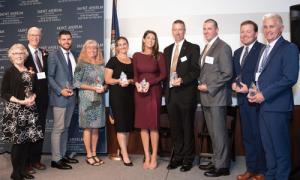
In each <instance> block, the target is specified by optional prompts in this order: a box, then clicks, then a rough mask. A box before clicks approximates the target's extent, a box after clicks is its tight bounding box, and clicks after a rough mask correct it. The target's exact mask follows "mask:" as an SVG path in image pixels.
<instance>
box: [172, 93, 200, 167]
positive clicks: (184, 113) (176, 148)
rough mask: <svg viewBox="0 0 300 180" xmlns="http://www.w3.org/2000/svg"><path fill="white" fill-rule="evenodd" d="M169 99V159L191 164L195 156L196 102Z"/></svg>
mask: <svg viewBox="0 0 300 180" xmlns="http://www.w3.org/2000/svg"><path fill="white" fill-rule="evenodd" d="M172 95H174V94H171V100H170V102H168V104H167V108H168V118H169V121H170V130H171V138H172V144H173V158H172V159H171V161H177V162H182V163H183V164H186V165H191V164H192V163H193V161H194V156H195V135H194V119H195V111H196V107H197V105H196V102H191V103H184V102H182V101H180V100H178V101H177V100H174V99H175V98H173V100H172Z"/></svg>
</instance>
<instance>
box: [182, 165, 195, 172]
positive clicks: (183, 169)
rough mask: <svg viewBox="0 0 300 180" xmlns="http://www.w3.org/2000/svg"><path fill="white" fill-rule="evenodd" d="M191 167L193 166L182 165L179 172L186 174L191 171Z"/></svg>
mask: <svg viewBox="0 0 300 180" xmlns="http://www.w3.org/2000/svg"><path fill="white" fill-rule="evenodd" d="M192 167H193V165H191V164H184V165H182V166H181V168H180V171H181V172H186V171H189V170H191V169H192Z"/></svg>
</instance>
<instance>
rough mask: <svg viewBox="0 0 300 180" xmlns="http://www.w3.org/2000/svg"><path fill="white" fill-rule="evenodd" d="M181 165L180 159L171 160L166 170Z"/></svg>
mask: <svg viewBox="0 0 300 180" xmlns="http://www.w3.org/2000/svg"><path fill="white" fill-rule="evenodd" d="M181 165H182V162H180V161H171V162H170V164H169V165H168V166H167V169H168V170H172V169H176V168H178V167H179V166H181Z"/></svg>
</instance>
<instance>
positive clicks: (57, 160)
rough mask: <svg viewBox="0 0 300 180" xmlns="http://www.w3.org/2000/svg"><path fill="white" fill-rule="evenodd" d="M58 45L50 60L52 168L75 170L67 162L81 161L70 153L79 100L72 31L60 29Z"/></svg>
mask: <svg viewBox="0 0 300 180" xmlns="http://www.w3.org/2000/svg"><path fill="white" fill-rule="evenodd" d="M58 44H59V47H58V49H57V50H56V51H55V52H53V53H52V54H50V56H49V60H48V82H49V85H50V105H51V106H52V107H53V121H54V122H53V130H52V134H51V148H52V149H51V150H52V161H51V167H53V168H58V169H72V166H70V165H69V164H67V163H78V160H76V159H73V158H70V157H68V156H66V150H67V141H68V129H69V126H70V122H71V119H72V114H73V111H74V107H75V103H76V94H75V93H73V89H72V84H73V74H74V71H75V66H76V61H75V57H74V55H73V53H72V52H71V51H70V49H71V46H72V35H71V33H70V32H69V31H66V30H62V31H60V32H59V36H58Z"/></svg>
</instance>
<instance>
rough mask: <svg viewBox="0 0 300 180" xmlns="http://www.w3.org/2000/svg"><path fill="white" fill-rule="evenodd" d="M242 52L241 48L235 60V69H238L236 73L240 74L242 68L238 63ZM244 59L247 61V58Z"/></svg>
mask: <svg viewBox="0 0 300 180" xmlns="http://www.w3.org/2000/svg"><path fill="white" fill-rule="evenodd" d="M242 52H243V48H241V49H240V50H239V51H238V52H237V59H236V61H237V62H235V63H236V65H237V66H236V67H237V68H238V69H237V70H238V72H240V71H241V69H242V68H243V67H242V66H241V63H240V59H241V55H242ZM246 59H247V58H246ZM244 64H245V63H244Z"/></svg>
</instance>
